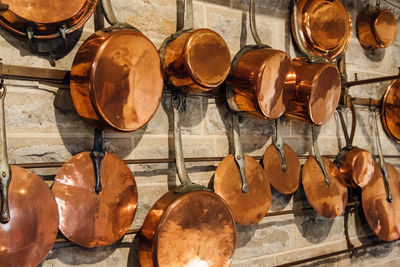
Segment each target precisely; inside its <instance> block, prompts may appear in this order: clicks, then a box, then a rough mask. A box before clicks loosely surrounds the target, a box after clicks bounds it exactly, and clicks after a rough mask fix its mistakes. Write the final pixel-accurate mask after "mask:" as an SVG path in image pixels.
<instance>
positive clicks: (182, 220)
mask: <svg viewBox="0 0 400 267" xmlns="http://www.w3.org/2000/svg"><path fill="white" fill-rule="evenodd" d="M184 103H185V100H184V96H182V95H179V96H175V97H174V99H173V102H172V106H173V111H174V142H175V157H176V168H177V172H178V177H179V180H180V181H181V182H182V184H181V185H180V186H179V187H177V188H176V189H175V190H174V191H170V192H168V193H166V194H165V195H163V196H162V197H161V198H160V199H159V200H158V201H157V202H156V203H155V204H154V206H153V207H152V208H151V210H150V211H149V213H148V214H147V216H146V218H145V220H144V223H143V225H142V230H141V233H140V245H139V260H140V264H141V266H142V267H150V266H210V267H211V266H213V267H220V266H229V265H230V263H231V261H232V256H233V252H234V250H235V242H236V228H235V221H234V218H233V215H232V213H231V211H230V209H229V207H228V205H227V203H226V202H225V201H224V200H223V199H222V198H221V197H219V196H218V195H217V194H215V193H213V192H211V191H210V190H208V189H206V188H204V187H202V186H200V185H197V184H195V183H193V182H192V181H191V180H190V178H189V176H188V174H187V172H186V168H185V163H184V160H183V152H182V140H181V130H180V110H184ZM171 244H172V246H171Z"/></svg>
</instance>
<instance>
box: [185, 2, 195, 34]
mask: <svg viewBox="0 0 400 267" xmlns="http://www.w3.org/2000/svg"><path fill="white" fill-rule="evenodd" d="M183 5H184V9H183V12H184V14H183V16H184V17H183V30H189V29H193V28H194V18H193V0H184V2H183Z"/></svg>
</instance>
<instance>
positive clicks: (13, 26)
mask: <svg viewBox="0 0 400 267" xmlns="http://www.w3.org/2000/svg"><path fill="white" fill-rule="evenodd" d="M2 3H4V4H8V5H9V8H8V10H7V11H6V12H4V13H3V14H2V16H1V17H0V24H1V25H2V26H3V27H5V28H7V29H8V30H11V31H13V32H15V33H17V34H20V35H26V34H27V32H26V27H27V26H28V25H31V26H33V27H34V28H35V37H36V38H55V37H57V35H56V34H55V33H56V31H57V30H58V28H59V27H60V26H61V25H63V24H64V25H65V26H66V27H67V28H70V29H69V32H68V33H71V32H73V31H75V30H77V29H79V28H80V27H82V26H83V24H84V23H85V22H86V21H87V20H88V19H89V18H90V16H91V14H92V13H93V11H94V8H95V7H96V4H97V0H69V1H68V3H67V4H66V2H65V1H60V0H52V1H47V0H35V1H26V0H2Z"/></svg>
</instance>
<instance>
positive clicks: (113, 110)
mask: <svg viewBox="0 0 400 267" xmlns="http://www.w3.org/2000/svg"><path fill="white" fill-rule="evenodd" d="M102 6H103V9H105V10H104V11H105V12H104V13H105V14H106V18H107V20H108V21H109V22H110V24H111V25H113V26H111V27H109V28H107V29H104V30H100V31H97V32H96V33H94V34H93V35H91V36H90V37H89V39H87V40H86V41H85V42H84V43H83V44H82V46H81V47H80V48H79V50H78V53H77V54H76V56H75V59H74V62H73V65H72V69H71V85H70V88H71V96H72V100H73V102H74V105H75V108H76V110H77V112H78V114H79V116H80V117H81V118H82V119H83V120H84V121H86V122H87V123H89V124H90V125H91V126H93V127H104V126H106V127H111V128H113V129H116V130H119V131H133V130H137V129H139V128H141V127H143V126H144V125H145V124H147V122H149V121H150V119H151V118H152V117H153V115H154V114H155V113H156V111H157V108H158V106H159V105H160V101H161V94H162V90H163V77H162V71H161V61H160V57H159V55H158V52H157V49H156V48H155V46H154V45H153V43H152V42H151V41H150V40H149V39H148V38H147V37H146V36H144V35H143V34H142V33H141V32H140V31H138V30H137V29H135V28H133V27H132V26H130V25H128V24H125V23H120V22H118V21H117V19H116V18H115V15H114V13H113V11H112V8H111V5H110V3H109V0H103V1H102Z"/></svg>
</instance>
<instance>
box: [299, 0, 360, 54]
mask: <svg viewBox="0 0 400 267" xmlns="http://www.w3.org/2000/svg"><path fill="white" fill-rule="evenodd" d="M297 9H298V18H297V19H298V25H299V31H300V38H301V40H296V41H300V42H302V44H303V45H304V46H305V48H306V49H307V50H308V51H309V52H310V53H311V54H313V55H318V56H321V57H323V58H325V59H328V60H329V59H333V58H335V57H337V56H338V55H339V54H341V53H342V52H344V51H346V50H347V48H348V46H349V43H350V37H351V27H352V25H351V17H350V14H349V12H347V10H346V8H345V7H344V6H343V5H342V3H341V2H340V1H339V0H311V1H310V0H299V1H298V2H297ZM292 31H294V22H293V17H292Z"/></svg>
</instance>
